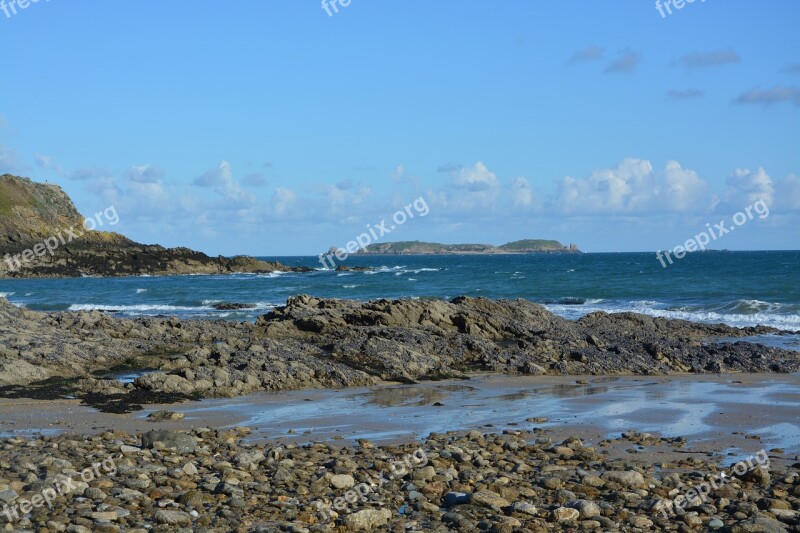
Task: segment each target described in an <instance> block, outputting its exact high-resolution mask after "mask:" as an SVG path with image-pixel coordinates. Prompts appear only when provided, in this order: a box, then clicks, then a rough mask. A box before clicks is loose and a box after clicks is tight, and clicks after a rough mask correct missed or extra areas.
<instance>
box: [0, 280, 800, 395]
mask: <svg viewBox="0 0 800 533" xmlns="http://www.w3.org/2000/svg"><path fill="white" fill-rule="evenodd" d="M772 331H773V330H771V329H769V328H747V329H737V328H731V327H727V326H724V325H704V324H694V323H691V322H686V321H681V320H666V319H661V318H652V317H648V316H644V315H636V314H632V313H623V314H618V315H608V314H605V313H595V314H592V315H589V316H587V317H584V318H583V319H582V320H579V321H577V322H575V321H570V320H566V319H564V318H560V317H558V316H556V315H554V314H552V313H550V312H549V311H547V310H546V309H544V308H543V307H541V306H539V305H537V304H534V303H531V302H528V301H526V300H514V301H508V300H498V301H495V300H488V299H483V298H467V297H459V298H456V299H454V300H452V301H451V302H446V301H441V300H395V301H388V300H377V301H373V302H355V301H350V300H332V299H319V298H314V297H311V296H297V297H294V298H290V299H289V301H288V302H287V305H285V306H282V307H278V308H276V309H275V310H273V311H272V312H271V313H269V314H267V315H264V316H262V317H261V318H260V319H259V320H258V321H257V323H255V324H251V323H247V322H243V323H240V322H225V321H200V320H184V321H181V320H178V319H174V318H137V319H117V318H112V317H110V316H108V315H106V314H103V313H101V312H97V311H93V312H81V313H37V312H33V311H30V310H26V309H21V308H17V307H14V306H12V305H10V304H8V302H7V301H6V300H4V299H0V386H2V385H6V387H0V396H4V395H5V396H14V395H16V396H25V395H26V394H31V392H30V391H36V390H38V391H47V390H52V391H55V392H54V394H56V395H62V394H67V393H68V394H75V395H77V396H79V397H83V398H84V399H87V400H89V399H91V401H93V402H95V403H100V404H103V405H108V406H109V409H110V410H115V411H119V410H120V405H121V404H124V403H125V401H130V402H131V403H141V402H148V401H149V400H148V395H154V396H153V400H152V402H151V403H154V402H156V401H160V402H161V403H164V402H165V401H168V400H169V399H170V398H176V399H180V398H197V397H208V396H235V395H241V394H246V393H249V392H253V391H257V390H273V391H276V390H291V389H303V388H339V387H347V386H361V385H371V384H375V383H379V382H381V381H383V380H386V381H399V382H406V383H409V382H414V381H418V380H425V379H442V378H448V377H459V376H465V375H466V374H468V373H470V372H497V373H507V374H572V375H579V374H595V375H600V374H602V375H615V374H616V375H620V374H669V373H686V372H692V373H704V372H713V373H719V372H796V371H797V370H798V369H800V354H799V353H798V352H792V351H787V350H781V349H777V348H770V347H766V346H762V345H759V344H753V343H749V342H735V343H729V342H714V339H715V338H718V337H742V336H746V335H753V334H757V333H765V332H772ZM120 367H132V368H142V369H148V370H150V371H149V372H147V373H143V374H142V375H141V376H140V377H138V378H137V379H136V380H135V382H134V383H127V384H123V383H120V382H118V381H115V380H113V379H109V378H103V377H101V376H108V375H109V373H111V371H112V370H114V369H115V368H120ZM86 376H95V377H91V378H87V377H86ZM48 379H51V380H52V379H59V380H71V381H69V383H65V382H63V381H59V383H58V384H55V385H54V384H53V383H52V382H47V383H45V382H44V380H48ZM36 383H40V384H41V383H43V385H42V386H38V385H36ZM29 384H33V385H29ZM56 385H58V386H56ZM92 394H93V395H92ZM126 395H131V396H130V398H129V399H128V400H126ZM134 400H135V401H134Z"/></svg>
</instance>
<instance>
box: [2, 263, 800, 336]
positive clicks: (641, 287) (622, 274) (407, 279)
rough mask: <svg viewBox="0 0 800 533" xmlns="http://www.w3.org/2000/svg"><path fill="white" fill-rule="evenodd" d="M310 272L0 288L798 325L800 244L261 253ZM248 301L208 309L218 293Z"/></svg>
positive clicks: (132, 310) (109, 305)
mask: <svg viewBox="0 0 800 533" xmlns="http://www.w3.org/2000/svg"><path fill="white" fill-rule="evenodd" d="M262 259H266V260H273V261H274V260H277V261H280V262H281V263H283V264H286V265H289V266H307V267H311V268H313V269H314V270H313V271H312V272H308V273H278V272H274V273H267V274H230V275H221V276H208V275H193V276H171V277H160V276H137V277H126V278H93V277H85V278H75V279H19V280H17V279H11V280H0V297H5V298H7V299H8V300H9V301H10V302H12V303H13V304H15V305H18V306H24V307H27V308H29V309H33V310H39V311H87V310H102V311H105V312H108V313H113V314H114V315H116V316H120V317H139V316H159V315H166V316H177V317H181V318H188V319H222V320H247V321H254V320H256V319H257V318H258V317H259V316H261V315H263V314H265V313H268V312H269V311H270V310H271V309H273V308H274V307H276V306H279V305H283V304H284V303H285V302H286V300H287V298H290V297H292V296H295V295H298V294H310V295H313V296H318V297H326V298H348V299H355V300H371V299H377V298H387V299H396V298H441V299H452V298H455V297H456V296H459V295H467V296H473V297H477V296H482V297H486V298H504V299H516V298H524V299H527V300H530V301H532V302H536V303H539V304H541V305H543V306H545V307H546V308H547V309H549V310H550V311H552V312H553V313H555V314H557V315H560V316H563V317H566V318H569V319H578V318H580V317H582V316H584V315H586V314H587V313H592V312H595V311H606V312H609V313H615V312H624V311H633V312H637V313H644V314H646V315H650V316H657V317H666V318H680V319H685V320H692V321H696V322H706V323H724V324H728V325H731V326H738V327H742V326H756V325H765V326H772V327H774V328H778V329H780V330H784V331H800V251H757V252H739V251H736V252H727V251H718V252H705V253H693V254H689V255H687V256H685V257H684V258H683V259H681V260H675V262H674V263H673V264H672V265H668V266H667V268H664V267H662V265H661V263H660V262H659V261H658V259H657V258H656V256H655V254H654V253H583V254H560V255H548V254H529V255H419V256H411V255H398V256H388V255H387V256H351V257H350V258H348V259H347V261H346V262H345V263H344V265H346V266H349V267H369V268H370V270H368V271H364V272H353V271H350V272H337V271H334V270H330V269H325V268H323V267H322V265H320V263H319V260H318V258H317V257H274V256H273V257H263V258H262ZM223 302H224V303H237V304H250V305H252V306H254V307H253V308H251V309H242V310H217V309H215V308H214V307H213V305H215V304H219V303H223Z"/></svg>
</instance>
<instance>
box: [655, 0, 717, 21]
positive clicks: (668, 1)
mask: <svg viewBox="0 0 800 533" xmlns="http://www.w3.org/2000/svg"><path fill="white" fill-rule="evenodd" d="M696 1H697V0H663V1H662V0H656V9H657V10H658V12H659V13H661V18H662V19H663V18H667V15H672V8H673V7H674V8H675V9H676V10H681V9H683V7H684V6H685V5H686V4H694V3H695V2H696ZM705 1H706V0H700V3H701V4H702V3H704V2H705Z"/></svg>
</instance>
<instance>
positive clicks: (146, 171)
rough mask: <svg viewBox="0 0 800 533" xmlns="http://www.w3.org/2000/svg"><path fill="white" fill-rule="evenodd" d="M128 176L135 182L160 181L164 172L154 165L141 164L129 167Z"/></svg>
mask: <svg viewBox="0 0 800 533" xmlns="http://www.w3.org/2000/svg"><path fill="white" fill-rule="evenodd" d="M126 177H127V178H128V179H129V180H130V181H132V182H135V183H159V182H160V181H161V179H162V178H163V177H164V172H163V171H162V170H161V169H160V168H157V167H154V166H152V165H139V166H133V167H131V168H129V169H128V172H127V173H126Z"/></svg>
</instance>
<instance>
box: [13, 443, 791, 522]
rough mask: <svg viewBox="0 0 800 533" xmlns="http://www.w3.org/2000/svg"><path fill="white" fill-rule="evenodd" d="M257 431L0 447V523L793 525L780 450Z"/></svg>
mask: <svg viewBox="0 0 800 533" xmlns="http://www.w3.org/2000/svg"><path fill="white" fill-rule="evenodd" d="M249 432H250V430H249V429H247V428H234V429H229V430H214V429H207V428H198V429H195V430H193V431H190V432H175V431H167V430H153V431H149V432H147V433H143V434H127V433H124V432H121V431H109V432H106V433H103V434H101V435H97V436H94V437H85V436H80V435H63V436H58V437H38V438H32V439H25V438H7V439H0V467H2V470H0V527H2V524H4V523H6V526H5V529H6V530H36V531H53V532H55V531H69V532H75V533H83V532H89V531H102V532H117V531H123V530H124V531H132V532H133V531H135V532H137V533H138V532H146V531H164V532H166V531H220V532H221V531H226V532H227V531H236V532H240V531H241V532H246V531H255V532H277V531H292V532H326V531H339V532H342V531H372V530H379V531H398V532H402V531H442V532H444V531H490V532H514V531H519V532H543V531H683V532H691V531H724V532H733V533H741V532H759V531H760V532H776V533H781V532H787V531H799V530H800V518H799V517H800V512H798V511H799V510H800V470H799V469H798V468H800V463H797V462H796V461H797V459H798V458H797V457H794V458H792V457H791V456H786V454H785V453H784V451H783V450H779V449H774V450H770V451H766V450H764V451H762V452H759V453H757V454H755V455H754V456H752V457H750V458H748V459H746V460H740V461H739V462H738V463H735V462H734V461H733V460H730V459H729V460H726V461H723V462H722V464H720V461H719V458H718V457H715V458H709V457H707V456H705V454H692V453H690V452H684V453H685V455H683V457H682V458H679V459H672V460H664V461H661V462H659V463H657V464H654V462H653V461H652V460H650V459H648V458H641V459H640V458H639V455H640V454H643V453H646V452H647V451H648V450H650V449H655V448H665V447H666V448H671V449H672V450H674V451H676V452H679V451H681V450H683V449H684V448H685V446H686V441H685V439H681V438H676V439H662V438H659V437H656V436H653V435H649V434H642V433H636V432H629V433H625V434H624V435H623V436H622V437H621V438H619V439H610V440H604V441H601V442H599V443H598V444H597V446H595V447H591V446H586V445H584V443H583V442H582V441H581V439H580V438H579V437H577V436H573V437H570V438H567V439H566V440H563V441H558V442H554V441H553V440H552V439H551V438H550V437H549V436H548V435H547V432H546V431H542V430H533V431H531V432H527V431H516V430H505V431H503V432H502V433H495V434H484V433H481V432H479V431H470V432H468V433H467V432H458V433H456V432H448V433H440V434H432V435H430V437H428V438H427V439H425V440H424V441H421V442H411V443H407V444H404V445H393V446H376V445H374V444H373V443H372V442H370V441H367V440H361V441H360V442H359V444H358V446H356V447H341V446H333V445H330V444H324V443H312V444H307V445H302V446H297V445H294V444H283V443H279V442H252V441H248V440H246V437H247V435H248V434H249ZM620 448H625V449H627V451H625V452H619V451H617V450H619V449H620ZM734 463H735V464H734ZM87 473H88V475H87ZM67 478H68V479H69V481H68V480H67ZM65 486H67V487H68V488H69V489H70V490H63V489H64V487H65ZM37 498H38V499H37ZM45 501H46V502H47V504H45ZM37 504H38V505H37Z"/></svg>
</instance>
